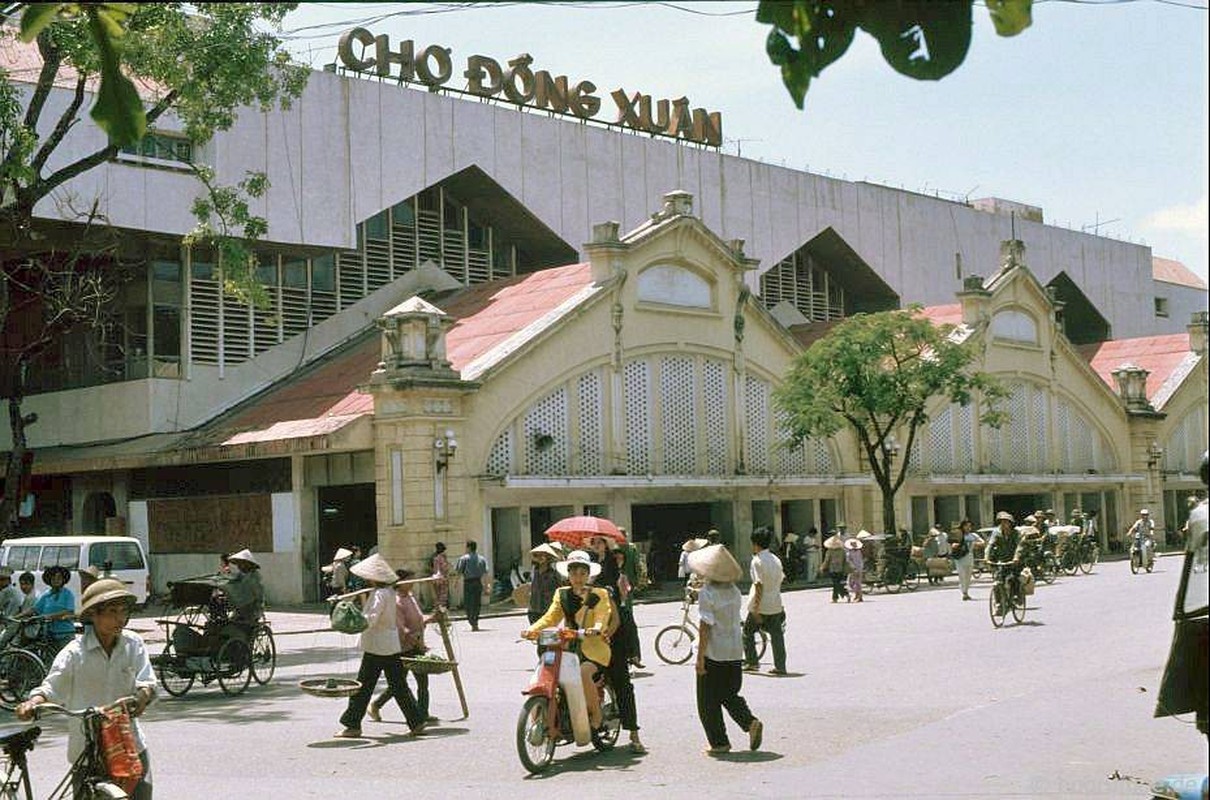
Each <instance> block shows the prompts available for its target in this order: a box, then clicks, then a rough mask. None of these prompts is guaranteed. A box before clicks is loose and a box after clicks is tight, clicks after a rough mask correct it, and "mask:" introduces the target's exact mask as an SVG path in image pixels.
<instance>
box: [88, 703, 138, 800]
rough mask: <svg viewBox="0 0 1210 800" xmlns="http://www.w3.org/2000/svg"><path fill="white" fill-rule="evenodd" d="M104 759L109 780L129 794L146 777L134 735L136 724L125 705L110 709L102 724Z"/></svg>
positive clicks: (101, 745) (99, 732)
mask: <svg viewBox="0 0 1210 800" xmlns="http://www.w3.org/2000/svg"><path fill="white" fill-rule="evenodd" d="M98 738H99V739H100V747H101V760H102V761H103V762H104V763H105V769H106V771H107V772H108V773H109V777H110V780H112V781H113V782H114V783H116V784H117V785H118V786H120V787H122V790H123V791H124V792H126V793H127V794H130V793H131V792H133V791H134V787H136V786H138V785H139V781H141V780H142V779H143V762H142V761H141V760H140V759H139V743H138V740H136V739H135V736H134V723H133V722H132V721H131V719H130V712H129V711H127V710H126V708H125V707H120V708H111V709H108V710H106V711H105V716H104V718H103V719H102V720H101V722H100V724H99V730H98Z"/></svg>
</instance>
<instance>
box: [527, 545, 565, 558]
mask: <svg viewBox="0 0 1210 800" xmlns="http://www.w3.org/2000/svg"><path fill="white" fill-rule="evenodd" d="M529 554H530V555H531V556H546V557H547V558H549V559H552V560H554V561H558V560H559V559H561V558H562V557H563V554H562V553H560V552H559V551H558V550H556V549H554V548H553V547H551V546H550V545H549V544H546V543H543V544H540V545H538V546H537V547H534V548H532V549H530V551H529Z"/></svg>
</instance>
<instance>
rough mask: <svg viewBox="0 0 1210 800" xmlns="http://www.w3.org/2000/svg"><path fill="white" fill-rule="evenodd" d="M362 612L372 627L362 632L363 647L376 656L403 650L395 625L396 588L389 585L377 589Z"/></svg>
mask: <svg viewBox="0 0 1210 800" xmlns="http://www.w3.org/2000/svg"><path fill="white" fill-rule="evenodd" d="M362 613H364V614H365V615H366V619H367V620H369V622H370V627H368V628H366V629H365V630H364V631H362V632H361V649H362V650H363V651H364V652H366V653H371V654H373V655H376V656H393V655H398V654H399V653H400V652H401V651H400V649H399V632H398V630H397V629H396V627H395V590H394V589H392V588H391V587H389V586H383V587H382V588H380V589H375V590H374V591H373V592H371V593H370V599H369V600H367V601H366V604H365V608H363V609H362Z"/></svg>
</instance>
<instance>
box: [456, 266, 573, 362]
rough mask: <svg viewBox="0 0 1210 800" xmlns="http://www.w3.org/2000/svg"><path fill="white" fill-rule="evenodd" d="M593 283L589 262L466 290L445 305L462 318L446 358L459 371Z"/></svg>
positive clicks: (545, 270)
mask: <svg viewBox="0 0 1210 800" xmlns="http://www.w3.org/2000/svg"><path fill="white" fill-rule="evenodd" d="M591 283H592V266H591V265H590V264H571V265H569V266H566V267H552V268H550V269H544V270H539V271H538V272H531V273H529V274H527V275H518V276H517V277H515V278H508V279H506V280H502V281H493V282H492V283H481V284H476V285H475V286H471V287H469V288H467V289H464V290H462V291H460V292H458V293H457V294H455V295H454V296H453V297H451V298H450V299H449V300H447V301H446V302H445V303H437V305H438V306H440V307H441V309H442V310H443V311H445V313H447V314H449V315H450V316H452V317H455V318H457V320H458V321H457V322H456V323H455V324H454V327H453V329H452V330H450V332H449V334H448V335H447V336H446V339H445V349H446V354H447V356H448V358H449V360H450V363H451V364H452V365H453V367H454V369H456V370H463V369H466V367H467V365H469V364H470V363H471V362H472V361H474V360H475V359H476V358H478V357H479V356H481V355H483V354H484V353H486V352H487V351H488V350H490V349H491V348H492V347H494V346H495V345H497V344H499V343H500V342H502V341H504V340H505V339H507V338H508V337H509V336H511V335H513V334H514V333H516V332H517V331H519V330H521V329H522V328H524V327H525V326H527V325H530V324H531V323H534V322H537V321H538V320H539V319H541V318H542V317H543V316H545V315H546V314H547V313H549V312H550V311H551V310H552V309H554V308H556V307H557V306H559V304H561V303H563V302H564V301H566V300H568V299H569V298H571V297H572V296H573V295H575V294H576V293H577V292H579V291H580V290H582V289H583V288H584V287H586V286H588V285H589V284H591Z"/></svg>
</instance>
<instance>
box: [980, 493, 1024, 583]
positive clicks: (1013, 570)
mask: <svg viewBox="0 0 1210 800" xmlns="http://www.w3.org/2000/svg"><path fill="white" fill-rule="evenodd" d="M1015 521H1016V520H1014V519H1013V515H1012V514H1009V513H1008V512H1007V511H1001V512H1000V513H999V514H996V525H997V526H998V528H997V530H996V532H995V533H993V534H992V536H991V540H990V541H988V543H987V563H988V566H991V567H994V568H995V569H996V570H997V574H1003V575H1004V585H1005V586H1007V587H1009V589H1010V591H1013V592H1016V593H1018V594H1020V592H1021V589H1022V587H1021V568H1022V564H1021V536H1020V534H1018V533H1017V529H1016V528H1015V527H1014V526H1013V523H1014V522H1015Z"/></svg>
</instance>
